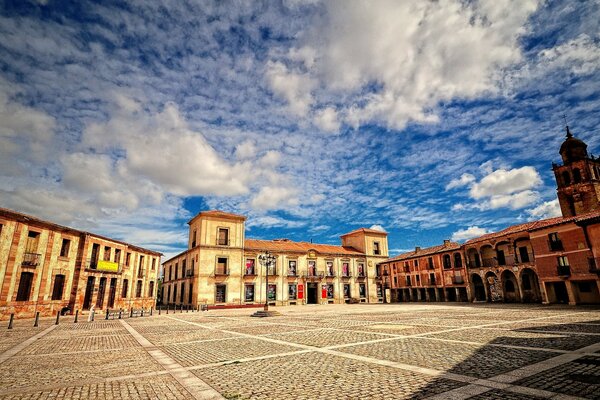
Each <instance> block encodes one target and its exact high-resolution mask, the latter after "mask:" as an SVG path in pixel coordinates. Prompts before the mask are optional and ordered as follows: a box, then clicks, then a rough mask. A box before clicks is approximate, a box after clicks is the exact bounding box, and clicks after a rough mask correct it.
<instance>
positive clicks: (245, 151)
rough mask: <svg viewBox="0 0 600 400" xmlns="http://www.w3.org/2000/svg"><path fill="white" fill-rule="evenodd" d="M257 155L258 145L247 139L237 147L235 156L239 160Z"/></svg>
mask: <svg viewBox="0 0 600 400" xmlns="http://www.w3.org/2000/svg"><path fill="white" fill-rule="evenodd" d="M255 155H256V145H255V143H254V142H253V141H252V140H245V141H243V142H242V143H240V144H238V145H237V147H236V148H235V156H236V158H237V159H238V160H246V159H249V158H254V156H255Z"/></svg>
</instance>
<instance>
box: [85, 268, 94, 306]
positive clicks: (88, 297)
mask: <svg viewBox="0 0 600 400" xmlns="http://www.w3.org/2000/svg"><path fill="white" fill-rule="evenodd" d="M94 281H95V278H94V277H93V276H88V279H87V284H86V285H85V296H84V297H83V309H84V310H89V309H90V306H91V305H92V295H93V294H94Z"/></svg>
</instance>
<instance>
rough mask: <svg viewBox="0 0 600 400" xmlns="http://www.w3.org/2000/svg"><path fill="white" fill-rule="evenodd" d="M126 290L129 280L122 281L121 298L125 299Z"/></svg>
mask: <svg viewBox="0 0 600 400" xmlns="http://www.w3.org/2000/svg"><path fill="white" fill-rule="evenodd" d="M127 290H129V280H128V279H123V290H122V291H121V298H123V299H126V298H127Z"/></svg>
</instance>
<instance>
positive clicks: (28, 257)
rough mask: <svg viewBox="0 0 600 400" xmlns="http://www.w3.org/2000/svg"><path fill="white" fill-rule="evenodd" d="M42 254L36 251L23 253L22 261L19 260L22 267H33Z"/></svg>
mask: <svg viewBox="0 0 600 400" xmlns="http://www.w3.org/2000/svg"><path fill="white" fill-rule="evenodd" d="M41 256H42V255H41V254H38V253H25V254H23V261H22V262H21V266H22V267H29V268H35V267H37V265H38V264H39V262H40V257H41Z"/></svg>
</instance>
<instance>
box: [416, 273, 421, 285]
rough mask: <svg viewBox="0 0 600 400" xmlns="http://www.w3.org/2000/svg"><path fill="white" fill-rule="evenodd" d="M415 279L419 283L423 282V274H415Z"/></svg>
mask: <svg viewBox="0 0 600 400" xmlns="http://www.w3.org/2000/svg"><path fill="white" fill-rule="evenodd" d="M415 280H416V281H417V285H418V284H419V283H421V276H420V275H416V276H415Z"/></svg>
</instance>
